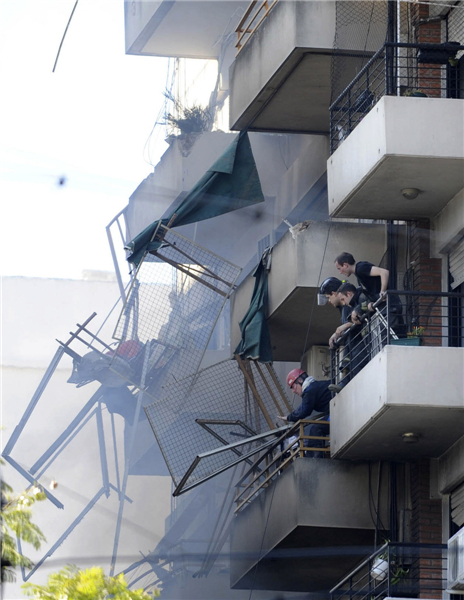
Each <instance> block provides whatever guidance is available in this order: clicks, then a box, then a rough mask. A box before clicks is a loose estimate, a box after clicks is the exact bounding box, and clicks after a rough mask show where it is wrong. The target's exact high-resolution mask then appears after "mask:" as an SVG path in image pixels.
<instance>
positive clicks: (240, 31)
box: [235, 0, 278, 54]
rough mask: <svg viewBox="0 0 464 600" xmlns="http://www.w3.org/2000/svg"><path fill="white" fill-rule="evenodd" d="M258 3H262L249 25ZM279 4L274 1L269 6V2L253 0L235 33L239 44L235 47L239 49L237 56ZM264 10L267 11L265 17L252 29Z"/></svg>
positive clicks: (266, 0)
mask: <svg viewBox="0 0 464 600" xmlns="http://www.w3.org/2000/svg"><path fill="white" fill-rule="evenodd" d="M258 2H260V6H259V8H258V9H257V10H256V11H255V13H254V14H253V16H252V18H251V19H250V20H249V22H248V23H247V20H248V18H249V16H250V15H251V14H252V12H253V9H254V8H255V6H256V5H257V4H258ZM277 2H278V0H274V1H273V2H272V4H271V5H270V6H269V4H268V0H252V2H251V3H250V5H249V7H248V8H247V9H246V11H245V13H244V15H243V17H242V18H241V19H240V22H239V24H238V25H237V27H236V29H235V33H236V34H237V43H236V44H235V47H236V48H237V54H238V53H239V52H240V50H241V49H242V48H243V47H244V46H245V44H246V43H247V42H248V40H249V39H250V38H251V36H252V35H253V34H254V33H255V31H256V30H257V29H258V28H259V26H260V25H261V23H262V22H263V21H264V19H265V18H266V17H267V16H268V15H269V13H270V12H271V10H272V9H273V8H274V6H275V5H276V4H277ZM263 9H264V10H265V13H264V15H263V16H262V17H261V19H260V20H259V21H258V23H256V25H255V26H254V28H253V29H250V26H251V25H252V24H253V23H254V21H255V20H256V18H257V17H258V15H259V14H260V13H261V11H262V10H263ZM247 34H248V37H247V39H246V40H245V41H244V42H243V44H242V40H243V38H244V37H245V35H247Z"/></svg>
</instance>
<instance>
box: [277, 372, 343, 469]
mask: <svg viewBox="0 0 464 600" xmlns="http://www.w3.org/2000/svg"><path fill="white" fill-rule="evenodd" d="M287 384H288V385H289V387H290V389H291V390H292V392H293V393H294V394H296V395H297V396H300V397H301V400H302V402H301V404H300V406H299V407H298V408H297V409H295V410H294V411H293V412H291V413H290V414H289V415H287V416H286V417H281V416H280V415H278V416H277V418H278V419H280V420H281V421H285V422H288V421H291V422H294V423H296V422H297V421H299V420H300V419H305V418H306V417H309V416H310V415H311V413H312V412H313V411H317V412H319V413H322V414H323V415H324V418H323V420H324V421H328V420H329V413H330V400H331V399H332V394H331V392H330V390H329V385H330V381H325V380H323V381H316V379H314V377H310V376H308V374H307V373H306V372H305V371H303V369H292V370H291V371H290V373H289V374H288V375H287ZM329 430H330V429H329V425H325V424H322V423H321V424H319V423H318V424H316V423H313V424H311V425H309V427H308V426H305V435H314V436H321V437H324V436H328V435H329ZM304 446H305V447H306V448H308V447H313V448H314V447H315V448H322V447H323V446H324V440H305V442H304ZM305 456H307V457H310V458H323V457H324V452H317V451H314V452H313V451H306V452H305Z"/></svg>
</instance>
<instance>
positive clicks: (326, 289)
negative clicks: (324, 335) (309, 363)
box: [318, 277, 353, 348]
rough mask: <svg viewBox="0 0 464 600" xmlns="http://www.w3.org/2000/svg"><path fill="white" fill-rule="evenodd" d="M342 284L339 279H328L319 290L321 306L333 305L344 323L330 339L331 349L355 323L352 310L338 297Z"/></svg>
mask: <svg viewBox="0 0 464 600" xmlns="http://www.w3.org/2000/svg"><path fill="white" fill-rule="evenodd" d="M342 283H343V282H342V281H340V279H338V278H337V277H328V278H327V279H325V280H324V281H323V282H322V284H321V287H320V288H319V294H318V304H319V306H322V305H324V304H327V302H328V303H329V304H331V305H332V306H333V307H334V308H336V309H337V310H338V311H339V312H340V320H341V322H342V324H341V325H340V326H339V327H337V329H336V330H335V332H334V333H333V334H332V335H331V336H330V338H329V346H330V348H333V347H334V343H335V342H336V341H337V340H338V338H339V337H340V336H341V335H342V334H343V333H345V331H347V330H348V329H350V327H352V326H353V322H352V321H351V319H350V315H351V310H350V308H349V307H348V306H345V305H344V304H343V303H342V302H341V300H340V296H339V295H338V290H339V288H340V286H341V285H342Z"/></svg>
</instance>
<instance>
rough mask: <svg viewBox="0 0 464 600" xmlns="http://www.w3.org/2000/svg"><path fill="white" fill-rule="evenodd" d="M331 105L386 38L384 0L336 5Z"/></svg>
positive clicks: (340, 0) (343, 1)
mask: <svg viewBox="0 0 464 600" xmlns="http://www.w3.org/2000/svg"><path fill="white" fill-rule="evenodd" d="M335 11H336V24H335V38H334V53H333V56H332V76H331V78H332V93H331V96H332V102H334V101H335V99H336V98H337V97H338V96H339V95H340V94H341V93H342V92H343V90H345V88H346V87H347V86H348V85H349V84H350V83H351V80H352V79H353V78H354V77H355V76H356V75H357V74H358V73H359V72H360V71H361V69H362V68H363V67H364V66H365V65H366V63H367V61H368V60H369V59H370V58H371V56H372V55H373V54H374V53H375V52H376V51H377V50H379V49H380V48H381V47H382V46H383V44H384V42H385V40H386V38H387V24H388V2H387V0H366V1H364V2H359V1H350V0H348V1H347V0H339V1H338V2H336V8H335Z"/></svg>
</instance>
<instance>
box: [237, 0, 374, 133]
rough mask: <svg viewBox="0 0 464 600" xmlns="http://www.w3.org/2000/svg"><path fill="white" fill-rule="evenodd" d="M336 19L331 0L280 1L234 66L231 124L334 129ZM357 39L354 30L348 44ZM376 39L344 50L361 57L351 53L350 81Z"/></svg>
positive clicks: (348, 62) (258, 127)
mask: <svg viewBox="0 0 464 600" xmlns="http://www.w3.org/2000/svg"><path fill="white" fill-rule="evenodd" d="M362 10H364V8H363V7H361V8H360V11H362ZM365 10H366V11H367V10H370V8H369V9H368V8H367V5H366V7H365ZM358 16H359V18H360V22H362V18H361V16H360V15H358ZM335 21H336V3H335V2H333V1H331V0H322V1H312V0H307V1H304V2H301V1H300V2H294V1H290V0H288V1H285V2H277V4H276V5H275V6H274V8H273V9H272V10H271V12H270V13H269V16H268V17H267V18H266V19H264V21H263V22H262V24H261V25H260V26H259V28H258V29H257V31H256V32H255V33H254V34H253V35H252V36H251V37H250V39H249V41H247V43H246V44H245V46H244V47H243V49H242V50H241V51H240V53H239V54H238V55H237V57H236V59H235V61H234V62H233V64H232V65H231V67H230V79H229V80H230V90H231V97H230V127H231V129H234V130H243V129H248V130H249V131H282V132H284V131H287V132H296V133H318V134H324V133H328V131H329V111H328V109H329V105H330V96H331V69H332V53H333V46H334V36H335ZM367 21H368V15H366V22H367ZM356 27H362V23H361V24H357V25H354V28H355V29H356ZM372 27H373V29H375V28H376V27H377V24H373V26H372ZM352 33H353V32H352ZM372 37H375V36H374V35H373V36H372ZM357 39H358V40H359V39H360V37H359V36H358V37H357V35H356V33H354V35H351V36H350V40H347V44H348V43H353V40H357ZM363 39H364V37H363ZM370 43H371V38H369V41H368V43H367V44H366V45H365V46H363V47H362V48H355V47H350V48H348V47H345V48H339V49H338V50H339V51H341V52H343V51H345V50H346V51H351V54H352V56H353V54H356V55H357V56H358V58H354V59H353V60H350V59H349V58H346V61H345V69H344V73H343V77H344V78H346V83H347V84H348V83H349V81H350V80H351V79H352V78H353V77H354V76H355V75H356V68H357V67H358V68H359V56H360V54H362V55H366V56H370V55H371V54H372V51H373V48H371V47H369V44H370ZM353 51H354V53H353Z"/></svg>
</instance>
